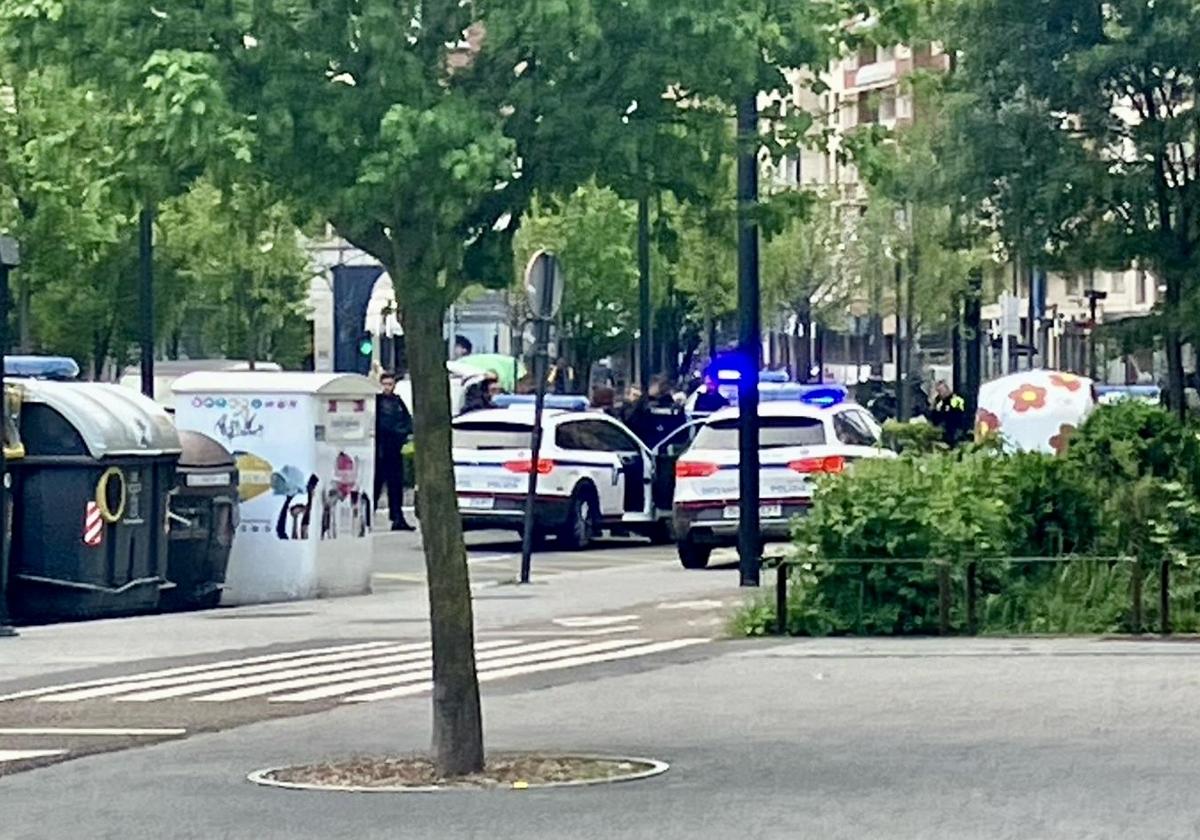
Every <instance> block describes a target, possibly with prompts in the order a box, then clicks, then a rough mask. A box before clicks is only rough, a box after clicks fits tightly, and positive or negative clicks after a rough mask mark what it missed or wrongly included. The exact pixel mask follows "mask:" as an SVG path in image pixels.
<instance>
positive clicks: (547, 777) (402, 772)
mask: <svg viewBox="0 0 1200 840" xmlns="http://www.w3.org/2000/svg"><path fill="white" fill-rule="evenodd" d="M669 768H670V765H669V764H667V763H666V762H665V761H659V760H657V759H653V758H636V757H630V756H609V755H583V754H571V753H517V752H506V753H494V754H491V755H489V756H488V759H487V765H486V766H485V768H484V771H483V772H482V773H478V774H473V775H470V776H464V777H462V778H456V779H439V778H437V776H436V772H435V771H434V769H433V763H432V762H431V761H430V760H429V759H427V758H424V757H421V756H411V757H402V758H383V757H359V758H350V759H345V760H340V761H330V762H322V763H318V764H303V765H293V766H289V767H270V768H267V769H265V770H256V771H254V772H253V773H251V774H250V775H249V776H248V777H247V778H248V779H249V780H250V781H251V782H253V783H254V784H256V785H263V786H265V787H276V788H283V789H285V790H308V791H328V792H334V793H439V792H446V791H477V790H487V791H494V790H513V791H523V790H541V789H545V788H566V787H583V786H585V785H603V784H615V783H617V782H633V781H639V780H641V779H649V778H652V777H654V776H659V775H661V774H663V773H665V772H667V770H668V769H669Z"/></svg>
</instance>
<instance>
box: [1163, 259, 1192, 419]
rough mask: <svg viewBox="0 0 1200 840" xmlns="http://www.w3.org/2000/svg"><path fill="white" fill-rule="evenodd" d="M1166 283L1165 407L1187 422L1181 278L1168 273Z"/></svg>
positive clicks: (1164, 340) (1164, 320) (1173, 273)
mask: <svg viewBox="0 0 1200 840" xmlns="http://www.w3.org/2000/svg"><path fill="white" fill-rule="evenodd" d="M1163 279H1164V280H1165V281H1166V283H1167V306H1166V312H1165V315H1166V317H1165V318H1163V323H1164V327H1163V349H1164V350H1165V351H1166V357H1167V406H1168V407H1169V408H1170V409H1171V411H1173V412H1175V413H1176V414H1178V415H1179V418H1180V419H1181V420H1183V421H1184V422H1186V421H1187V397H1186V396H1185V393H1184V381H1183V377H1184V373H1183V339H1182V337H1181V335H1180V332H1181V331H1180V329H1179V317H1180V310H1181V309H1182V305H1183V278H1182V277H1180V276H1178V275H1177V274H1175V272H1169V273H1167V274H1166V276H1165V277H1164V278H1163Z"/></svg>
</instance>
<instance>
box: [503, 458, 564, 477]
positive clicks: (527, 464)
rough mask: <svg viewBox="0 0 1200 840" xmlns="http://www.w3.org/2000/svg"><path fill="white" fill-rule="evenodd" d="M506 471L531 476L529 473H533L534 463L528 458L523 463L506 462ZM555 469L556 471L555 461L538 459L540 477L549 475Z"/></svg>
mask: <svg viewBox="0 0 1200 840" xmlns="http://www.w3.org/2000/svg"><path fill="white" fill-rule="evenodd" d="M504 469H506V470H508V471H509V472H515V473H522V474H524V475H529V473H530V472H532V471H533V461H532V460H530V459H528V458H526V459H525V460H522V461H505V462H504ZM553 469H554V462H553V461H550V460H548V459H546V458H538V462H537V472H538V475H547V474H549V472H550V471H551V470H553Z"/></svg>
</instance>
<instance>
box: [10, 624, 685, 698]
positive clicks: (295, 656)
mask: <svg viewBox="0 0 1200 840" xmlns="http://www.w3.org/2000/svg"><path fill="white" fill-rule="evenodd" d="M706 641H709V640H708V639H704V638H684V639H670V640H665V641H656V640H651V639H644V638H607V639H599V640H598V639H595V638H580V637H578V636H574V637H569V638H568V637H564V638H549V639H537V640H535V639H521V638H513V639H489V640H484V641H480V642H478V643H477V644H476V646H475V650H476V661H477V665H478V672H479V679H480V682H492V681H495V680H503V679H509V678H513V677H519V676H523V675H526V674H539V673H545V672H548V671H557V670H566V669H571V668H579V667H583V666H587V665H600V664H604V663H607V662H616V661H621V660H627V659H634V658H638V657H643V656H651V655H653V654H660V653H667V652H670V651H675V650H681V649H683V648H687V647H691V646H693V645H697V644H701V643H703V642H706ZM430 657H431V647H430V644H429V643H428V642H360V643H353V644H341V645H332V646H327V647H316V648H307V649H304V650H295V651H288V652H284V653H273V654H264V655H259V656H249V657H238V658H234V659H227V660H223V661H218V662H209V663H205V664H201V665H188V666H183V667H177V668H165V669H159V670H151V671H145V672H142V673H135V674H128V675H125V676H120V677H108V678H104V679H95V680H86V681H81V682H74V683H65V684H61V685H55V686H47V687H43V688H35V689H28V690H25V691H19V692H15V693H12V694H7V695H3V696H0V703H7V702H16V701H31V702H37V703H82V702H89V701H109V702H115V703H131V704H133V703H155V702H164V701H180V700H184V701H189V702H197V703H231V702H236V701H245V700H265V701H266V702H270V703H309V702H314V701H327V702H341V703H370V702H375V701H379V700H390V699H395V698H400V697H409V696H413V695H417V694H422V693H425V692H427V691H430V690H431V689H432V687H433V684H432V679H433V675H432V670H431V662H430Z"/></svg>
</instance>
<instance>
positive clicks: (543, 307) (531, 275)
mask: <svg viewBox="0 0 1200 840" xmlns="http://www.w3.org/2000/svg"><path fill="white" fill-rule="evenodd" d="M525 293H526V294H527V295H528V296H529V309H530V311H531V312H532V313H533V317H535V318H540V319H543V320H547V321H548V320H550V319H551V318H553V317H554V316H555V315H557V314H558V310H559V307H561V306H562V294H563V272H562V264H561V263H559V261H558V257H556V256H554V254H551V253H549V252H548V251H538V252H537V253H536V254H534V255H533V258H532V259H530V260H529V265H528V266H527V267H526V268H525Z"/></svg>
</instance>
